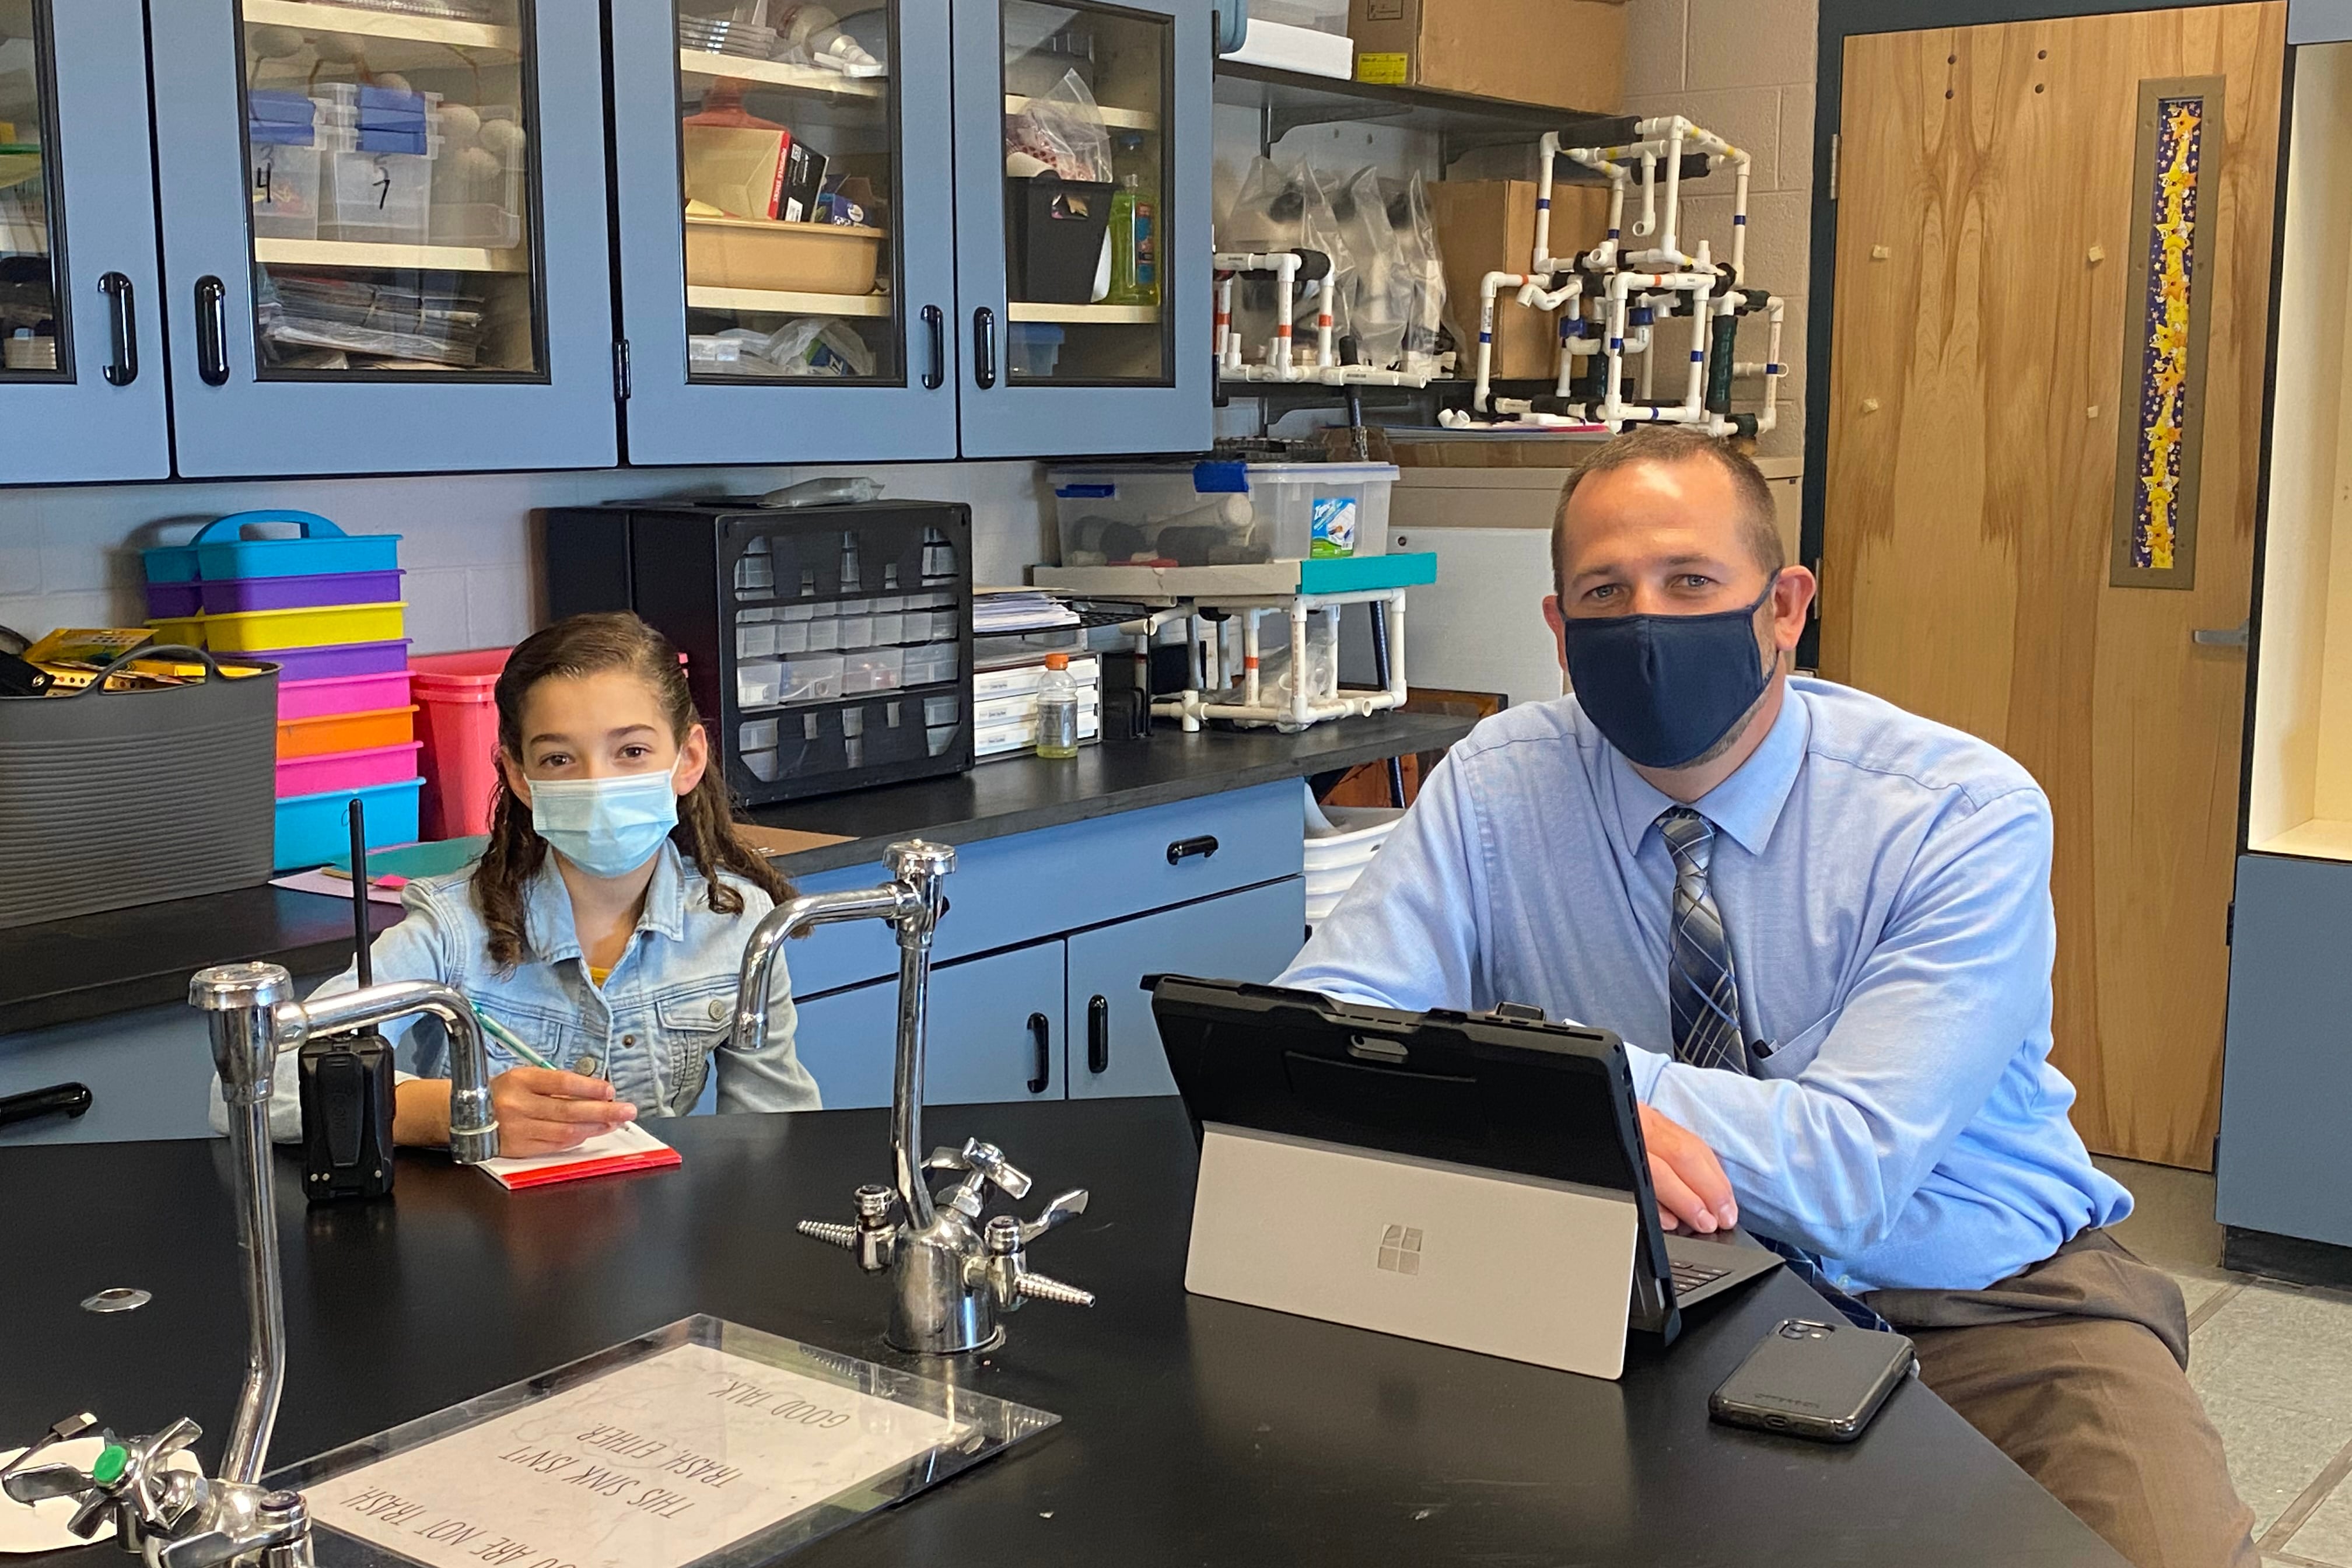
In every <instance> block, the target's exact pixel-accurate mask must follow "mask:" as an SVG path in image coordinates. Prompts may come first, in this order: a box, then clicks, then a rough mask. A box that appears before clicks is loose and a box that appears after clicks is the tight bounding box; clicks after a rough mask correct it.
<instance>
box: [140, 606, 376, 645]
mask: <svg viewBox="0 0 2352 1568" xmlns="http://www.w3.org/2000/svg"><path fill="white" fill-rule="evenodd" d="M407 608H408V606H407V605H405V604H404V603H401V602H398V601H395V602H394V603H392V604H389V605H319V606H315V607H312V608H310V609H301V610H248V611H246V612H244V613H242V614H239V615H233V616H194V617H192V618H190V619H186V620H166V621H155V622H152V623H150V624H151V625H152V626H154V627H155V635H156V636H157V637H160V638H162V639H163V641H165V642H181V643H186V644H188V645H189V646H190V647H208V648H211V649H212V650H213V651H214V652H215V653H249V652H252V651H253V650H254V649H256V648H263V647H331V646H334V647H341V646H343V645H346V644H351V643H377V642H388V641H391V640H392V639H393V638H394V637H399V636H400V635H401V632H402V629H403V626H404V615H405V612H406V611H407Z"/></svg>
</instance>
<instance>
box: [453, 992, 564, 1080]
mask: <svg viewBox="0 0 2352 1568" xmlns="http://www.w3.org/2000/svg"><path fill="white" fill-rule="evenodd" d="M468 1005H470V1006H471V1007H472V1008H473V1009H474V1016H475V1017H477V1018H478V1019H480V1020H481V1021H482V1027H483V1028H485V1029H488V1031H489V1032H490V1037H491V1038H493V1039H495V1040H497V1041H498V1042H499V1044H500V1045H502V1046H504V1047H506V1048H507V1049H509V1050H510V1051H512V1052H513V1053H514V1054H515V1055H517V1056H519V1057H520V1058H522V1059H523V1060H525V1061H527V1062H529V1063H530V1065H531V1066H533V1067H535V1068H547V1069H548V1070H549V1071H550V1072H553V1071H555V1070H556V1068H555V1064H554V1063H553V1062H551V1061H549V1060H548V1059H547V1058H545V1057H543V1056H541V1055H540V1054H539V1053H538V1052H537V1051H535V1050H533V1049H531V1048H530V1047H529V1046H527V1045H525V1044H523V1042H522V1039H521V1037H520V1036H518V1035H517V1034H516V1033H515V1032H514V1031H513V1030H512V1029H509V1028H508V1027H507V1026H505V1025H504V1024H501V1023H499V1021H498V1020H497V1019H496V1018H493V1017H491V1016H489V1015H488V1013H485V1012H483V1011H482V1005H481V1004H480V1003H478V1002H475V1003H470V1004H468Z"/></svg>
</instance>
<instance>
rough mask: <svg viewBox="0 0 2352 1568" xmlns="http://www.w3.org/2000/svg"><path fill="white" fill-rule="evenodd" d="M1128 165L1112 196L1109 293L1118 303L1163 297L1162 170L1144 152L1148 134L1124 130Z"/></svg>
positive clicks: (1123, 148) (1121, 145)
mask: <svg viewBox="0 0 2352 1568" xmlns="http://www.w3.org/2000/svg"><path fill="white" fill-rule="evenodd" d="M1118 141H1119V152H1120V153H1121V154H1122V156H1121V157H1120V159H1119V162H1120V163H1121V164H1123V165H1124V168H1123V170H1122V172H1121V173H1120V174H1119V176H1118V190H1117V191H1116V192H1114V193H1113V194H1112V195H1111V198H1110V293H1109V294H1108V296H1107V299H1108V302H1109V303H1111V304H1114V305H1157V304H1159V303H1160V188H1159V181H1158V179H1157V178H1156V175H1157V173H1158V171H1157V170H1156V169H1155V168H1154V166H1153V164H1152V163H1151V161H1150V160H1149V159H1147V158H1145V157H1143V156H1142V151H1141V150H1142V146H1143V136H1142V134H1141V132H1134V131H1130V132H1126V133H1125V134H1124V135H1122V136H1120V137H1119V139H1118Z"/></svg>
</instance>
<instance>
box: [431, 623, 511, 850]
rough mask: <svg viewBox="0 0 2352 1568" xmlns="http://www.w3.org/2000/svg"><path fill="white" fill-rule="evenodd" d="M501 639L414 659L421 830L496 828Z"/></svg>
mask: <svg viewBox="0 0 2352 1568" xmlns="http://www.w3.org/2000/svg"><path fill="white" fill-rule="evenodd" d="M513 651H514V650H513V649H511V648H503V647H484V648H471V649H468V650H467V651H466V652H463V653H428V654H422V655H419V656H418V657H417V658H414V659H412V660H410V661H409V666H408V673H409V679H411V680H412V681H413V682H414V683H415V691H416V738H417V740H418V741H419V742H422V743H423V745H424V750H423V751H422V752H419V753H418V756H417V764H418V768H419V771H421V772H422V773H424V775H425V794H424V797H423V799H422V800H421V802H420V803H419V805H418V807H417V825H418V833H417V835H416V836H417V837H423V838H465V837H470V836H472V835H474V834H477V833H488V831H489V830H490V801H491V799H492V797H493V795H495V794H496V792H497V789H498V778H499V774H498V750H499V709H498V686H499V675H500V674H501V673H502V672H503V671H504V670H505V669H506V667H507V656H508V655H509V654H510V653H512V652H513Z"/></svg>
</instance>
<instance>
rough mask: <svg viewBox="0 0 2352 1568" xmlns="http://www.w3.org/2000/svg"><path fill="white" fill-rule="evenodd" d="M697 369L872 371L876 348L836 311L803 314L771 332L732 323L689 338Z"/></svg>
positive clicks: (691, 361)
mask: <svg viewBox="0 0 2352 1568" xmlns="http://www.w3.org/2000/svg"><path fill="white" fill-rule="evenodd" d="M686 343H687V365H688V371H689V373H690V374H695V375H748V376H775V375H793V376H868V375H872V374H874V364H875V360H874V349H873V346H872V345H871V344H869V343H867V342H866V340H865V339H864V338H861V337H859V336H858V335H857V331H856V328H854V327H852V326H850V324H849V323H848V322H846V321H842V320H840V319H839V318H837V317H834V316H800V317H796V318H794V319H793V320H792V321H787V322H785V323H784V324H783V325H782V327H779V328H778V329H777V330H776V331H772V332H758V331H752V330H751V328H749V327H730V328H728V329H727V330H726V331H723V332H713V333H710V334H709V335H707V336H706V335H703V334H699V333H698V334H696V335H695V336H692V337H689V338H688V339H687V341H686Z"/></svg>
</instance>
